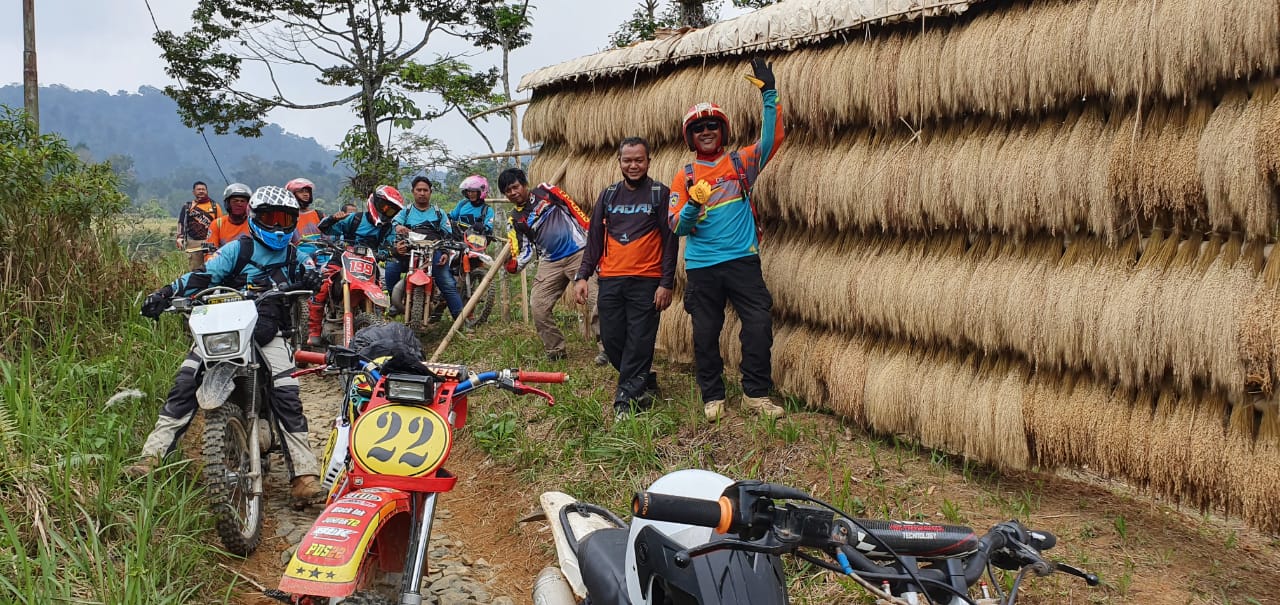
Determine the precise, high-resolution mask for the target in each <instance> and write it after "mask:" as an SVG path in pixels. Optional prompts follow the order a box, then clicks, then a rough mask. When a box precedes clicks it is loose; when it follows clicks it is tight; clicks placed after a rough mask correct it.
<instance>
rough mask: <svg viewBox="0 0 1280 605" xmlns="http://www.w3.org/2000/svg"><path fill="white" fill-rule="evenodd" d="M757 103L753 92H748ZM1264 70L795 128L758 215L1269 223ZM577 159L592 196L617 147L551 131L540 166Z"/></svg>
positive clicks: (927, 227)
mask: <svg viewBox="0 0 1280 605" xmlns="http://www.w3.org/2000/svg"><path fill="white" fill-rule="evenodd" d="M757 103H758V102H757ZM1275 119H1280V95H1276V94H1275V86H1274V85H1272V84H1267V85H1260V86H1255V87H1252V88H1244V87H1242V88H1236V89H1232V90H1230V91H1228V92H1226V93H1225V95H1224V97H1223V99H1222V101H1221V102H1220V103H1219V104H1217V105H1216V106H1215V105H1213V104H1212V103H1211V102H1209V101H1199V102H1196V103H1193V104H1190V105H1186V106H1172V105H1162V106H1158V107H1155V108H1147V109H1145V110H1143V112H1142V114H1141V119H1139V113H1138V111H1137V110H1136V109H1130V110H1128V111H1125V112H1117V113H1111V114H1110V115H1108V114H1107V113H1106V112H1104V111H1103V110H1102V109H1099V108H1089V109H1086V110H1084V111H1079V112H1072V113H1070V114H1065V115H1062V116H1059V117H1058V118H1056V119H1053V120H1047V121H1040V122H1031V121H1013V122H997V121H993V120H987V119H984V120H972V121H967V122H961V123H954V124H950V125H947V126H944V127H941V128H938V129H934V130H931V131H928V132H925V133H922V134H921V136H920V138H919V139H914V138H913V137H912V135H911V133H909V132H907V131H906V129H905V128H903V129H899V130H900V131H901V132H890V133H888V134H882V133H877V132H875V131H869V130H861V131H854V132H851V133H848V134H847V135H845V136H843V137H842V138H840V139H837V140H834V141H824V140H822V139H819V138H815V137H813V136H809V134H808V133H806V132H798V133H793V135H792V136H791V137H790V138H789V139H788V140H787V141H786V142H785V143H784V144H783V146H782V148H781V150H780V151H779V152H778V155H777V156H776V157H775V158H774V161H773V162H772V164H771V165H770V167H769V169H768V170H765V171H764V172H763V173H762V174H761V177H760V181H759V183H758V185H757V188H756V203H757V208H758V209H759V211H760V212H761V214H762V215H763V217H764V218H766V219H768V222H773V223H783V224H791V225H795V224H800V225H804V226H806V227H809V228H813V229H838V230H841V231H844V230H848V229H857V230H860V231H879V230H889V231H895V232H901V231H925V232H927V231H933V230H937V229H959V230H965V231H996V232H1000V233H1008V234H1015V235H1025V234H1027V233H1034V232H1037V231H1050V232H1054V233H1071V232H1073V231H1075V230H1076V229H1077V228H1083V229H1085V230H1087V231H1089V232H1092V233H1096V234H1100V235H1103V236H1104V237H1106V238H1108V239H1110V240H1112V241H1115V240H1117V239H1118V238H1122V237H1124V236H1126V235H1128V234H1130V233H1133V232H1134V231H1135V230H1137V229H1138V228H1139V226H1140V225H1144V224H1149V223H1151V222H1152V221H1171V222H1172V223H1173V224H1178V225H1182V226H1185V227H1186V228H1188V229H1191V228H1201V229H1203V228H1206V227H1207V228H1210V229H1215V230H1221V231H1232V230H1237V231H1244V232H1246V233H1248V234H1250V235H1254V236H1260V237H1271V236H1272V235H1274V233H1275V231H1276V228H1277V221H1280V212H1278V211H1277V203H1276V202H1277V198H1276V185H1275V181H1273V180H1271V179H1272V178H1274V177H1275V174H1276V170H1275V169H1274V168H1273V166H1276V165H1277V164H1280V162H1277V160H1276V158H1277V155H1276V149H1277V147H1280V140H1273V139H1268V138H1266V137H1267V136H1268V135H1271V134H1277V133H1274V132H1273V131H1274V130H1275V129H1276V126H1275V124H1276V121H1275ZM653 152H654V154H653V158H652V163H651V166H650V174H652V175H654V177H655V178H658V179H661V180H664V181H667V182H669V181H670V179H671V178H673V177H675V176H677V175H679V174H680V173H681V170H682V167H683V166H684V164H685V163H687V162H689V161H690V155H689V152H688V150H687V149H686V148H685V147H684V146H683V145H675V144H671V145H664V146H662V147H657V146H655V148H654V149H653ZM566 159H568V160H570V165H571V166H574V167H575V168H574V170H572V171H570V173H569V174H567V175H566V177H565V179H564V181H563V182H562V183H561V185H562V186H564V187H566V188H567V190H568V191H569V193H570V194H571V195H574V196H575V199H583V200H589V201H594V199H595V196H596V195H597V194H598V192H599V191H601V190H603V189H604V188H606V187H607V186H608V185H609V184H610V183H613V182H615V181H617V180H618V179H619V178H620V177H619V174H618V167H617V161H616V152H615V151H613V150H591V151H580V152H573V151H569V149H568V148H567V147H566V146H565V145H563V144H560V145H548V146H546V147H544V148H543V152H542V154H541V155H540V156H539V157H538V158H537V159H536V160H535V162H536V164H535V165H536V166H559V165H560V164H561V163H562V162H564V160H566Z"/></svg>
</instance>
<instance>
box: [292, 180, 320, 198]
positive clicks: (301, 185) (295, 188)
mask: <svg viewBox="0 0 1280 605" xmlns="http://www.w3.org/2000/svg"><path fill="white" fill-rule="evenodd" d="M284 188H285V189H288V190H289V193H292V194H295V195H296V194H297V193H298V192H299V191H302V190H303V189H310V190H311V192H312V193H315V191H316V186H315V184H314V183H312V182H311V181H308V180H307V179H304V178H302V177H298V178H296V179H293V180H292V181H289V182H288V183H287V184H286V185H285V186H284Z"/></svg>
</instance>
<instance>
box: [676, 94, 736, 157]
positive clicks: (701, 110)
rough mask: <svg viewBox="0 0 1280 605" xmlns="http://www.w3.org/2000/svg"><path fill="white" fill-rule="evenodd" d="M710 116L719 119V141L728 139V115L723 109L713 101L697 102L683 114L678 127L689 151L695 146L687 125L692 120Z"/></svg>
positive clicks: (722, 141)
mask: <svg viewBox="0 0 1280 605" xmlns="http://www.w3.org/2000/svg"><path fill="white" fill-rule="evenodd" d="M706 118H711V119H715V120H720V143H721V144H724V143H725V142H727V141H728V140H729V116H728V115H727V114H725V112H724V110H723V109H720V106H719V105H716V104H715V103H698V104H697V105H694V106H693V107H690V108H689V111H688V112H687V113H685V114H684V123H683V124H682V125H681V127H680V131H681V132H683V133H684V142H685V143H687V144H688V145H689V151H694V150H695V149H696V147H694V145H693V133H691V132H689V126H692V125H693V123H694V122H697V121H698V120H703V119H706Z"/></svg>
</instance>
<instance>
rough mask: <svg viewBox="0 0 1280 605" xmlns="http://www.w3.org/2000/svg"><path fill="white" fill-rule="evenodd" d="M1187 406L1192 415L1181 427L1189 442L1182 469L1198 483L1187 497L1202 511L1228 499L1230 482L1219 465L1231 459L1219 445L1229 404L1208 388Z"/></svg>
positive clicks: (1223, 465)
mask: <svg viewBox="0 0 1280 605" xmlns="http://www.w3.org/2000/svg"><path fill="white" fill-rule="evenodd" d="M1188 407H1190V408H1191V409H1192V410H1193V411H1194V413H1195V419H1194V420H1193V421H1192V422H1191V424H1190V425H1189V426H1187V427H1184V428H1183V430H1185V431H1186V433H1187V436H1188V438H1189V439H1190V442H1191V447H1190V450H1189V451H1188V452H1187V460H1188V466H1187V468H1186V469H1185V470H1184V472H1185V473H1186V474H1187V476H1189V477H1193V478H1195V479H1196V481H1197V482H1198V483H1199V484H1200V486H1201V487H1200V489H1199V490H1197V491H1195V492H1194V493H1192V494H1189V495H1188V497H1189V500H1190V501H1191V502H1192V504H1194V505H1195V506H1196V507H1197V508H1199V509H1200V510H1201V511H1202V512H1203V511H1206V510H1208V509H1209V507H1211V506H1224V503H1225V502H1227V500H1228V488H1229V486H1230V483H1229V482H1228V480H1227V477H1226V475H1225V474H1224V473H1223V469H1225V468H1228V467H1229V466H1230V465H1231V460H1230V459H1229V458H1228V457H1227V452H1226V450H1225V449H1224V448H1223V447H1222V446H1223V443H1224V442H1225V441H1226V430H1225V429H1226V422H1227V415H1228V413H1229V411H1228V410H1229V408H1230V404H1229V403H1227V399H1226V397H1223V396H1221V395H1217V394H1214V393H1211V392H1210V393H1203V394H1201V395H1200V396H1199V397H1196V398H1195V400H1194V401H1193V402H1192V404H1191V405H1190V406H1188Z"/></svg>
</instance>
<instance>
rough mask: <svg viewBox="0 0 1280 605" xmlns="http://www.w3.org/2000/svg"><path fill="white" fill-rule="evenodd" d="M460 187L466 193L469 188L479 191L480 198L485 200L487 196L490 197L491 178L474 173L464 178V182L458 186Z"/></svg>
mask: <svg viewBox="0 0 1280 605" xmlns="http://www.w3.org/2000/svg"><path fill="white" fill-rule="evenodd" d="M458 189H460V190H462V192H463V193H464V194H465V193H466V192H467V191H468V190H471V191H479V192H480V199H481V200H484V199H485V198H487V197H489V180H488V179H486V178H484V177H482V176H480V175H478V174H473V175H471V176H469V177H467V178H465V179H462V184H461V185H459V186H458Z"/></svg>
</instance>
